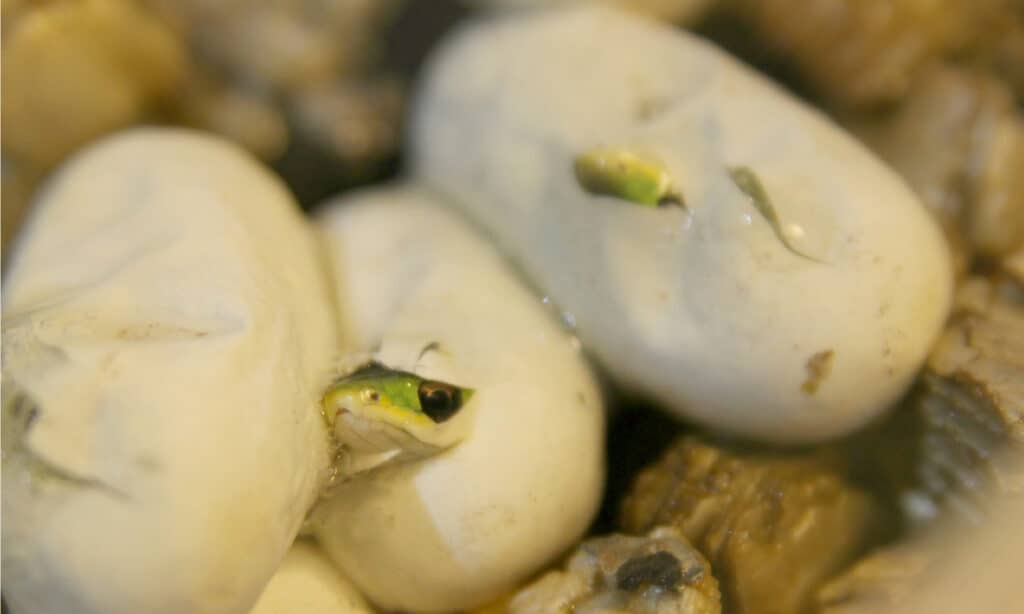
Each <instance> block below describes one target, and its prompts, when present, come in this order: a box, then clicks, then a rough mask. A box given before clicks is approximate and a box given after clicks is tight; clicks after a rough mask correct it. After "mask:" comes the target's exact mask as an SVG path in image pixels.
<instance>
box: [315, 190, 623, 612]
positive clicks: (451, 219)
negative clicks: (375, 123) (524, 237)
mask: <svg viewBox="0 0 1024 614" xmlns="http://www.w3.org/2000/svg"><path fill="white" fill-rule="evenodd" d="M320 228H321V230H322V232H323V237H324V241H325V244H326V245H327V247H328V254H329V259H330V263H331V266H332V267H333V269H334V270H333V277H334V280H335V283H336V291H337V296H336V300H337V303H336V304H337V307H338V313H339V319H340V321H341V326H342V331H343V334H342V338H343V339H345V340H347V341H348V343H349V347H348V348H347V349H346V353H355V354H358V353H359V352H372V353H373V357H374V358H375V359H377V360H379V361H380V362H382V363H384V364H386V365H388V366H391V367H395V368H400V369H404V370H410V371H414V372H416V373H417V374H420V375H422V376H424V377H428V378H431V379H438V380H442V381H446V382H454V383H457V384H458V385H460V386H466V387H471V388H473V389H474V390H475V393H474V395H473V397H472V399H471V400H470V402H469V403H468V404H467V405H466V406H465V407H464V408H463V409H462V410H461V411H463V412H472V414H471V425H470V430H469V432H468V434H467V436H466V439H465V440H463V441H462V442H461V443H459V444H458V445H456V446H455V447H453V448H450V449H449V450H448V451H446V452H444V453H442V454H440V455H439V456H436V457H433V458H430V459H427V460H425V461H419V462H413V463H408V464H403V465H399V466H395V467H390V468H385V469H380V470H378V471H375V472H373V473H370V474H368V475H366V476H365V477H361V478H356V479H354V480H352V481H350V482H346V483H342V484H340V485H338V486H337V487H335V488H334V489H333V493H332V495H333V498H331V499H329V500H327V501H326V502H325V503H323V504H321V506H320V508H319V509H318V510H317V511H315V512H314V519H313V523H312V524H313V526H314V527H315V529H314V532H315V534H316V536H317V537H318V539H319V541H320V543H321V544H322V546H323V547H324V549H325V551H326V552H327V554H328V555H329V556H330V557H331V558H332V559H333V560H334V561H335V562H336V563H337V564H338V565H339V567H340V568H341V569H342V570H343V571H344V573H345V575H347V576H348V577H349V578H351V580H352V581H353V582H354V583H355V584H356V585H357V586H358V587H359V588H360V589H362V591H363V592H364V594H365V595H366V596H367V597H368V598H369V599H370V600H371V601H372V602H373V603H375V604H376V605H378V606H380V607H381V608H382V609H385V610H402V611H408V612H446V611H452V610H460V609H465V608H471V607H475V606H478V605H480V604H482V603H485V602H487V601H489V600H491V599H494V598H495V597H497V596H499V595H500V594H502V593H504V592H505V591H508V590H509V589H511V588H512V587H514V586H516V585H517V584H519V583H520V582H522V581H523V580H525V579H526V578H527V577H528V576H530V575H531V574H533V573H535V572H536V571H537V570H539V569H540V568H541V567H542V566H543V565H544V564H545V563H546V562H548V561H550V560H551V559H552V558H553V557H555V556H557V555H558V554H559V553H561V552H563V551H565V550H566V549H567V548H568V547H569V546H571V544H572V543H573V542H574V541H575V540H576V539H577V538H579V536H580V535H582V534H583V532H584V531H585V530H586V528H587V526H588V524H589V522H590V520H591V519H592V517H593V515H594V513H595V512H596V509H597V505H598V502H599V499H600V494H601V486H602V482H603V454H602V452H603V429H604V416H603V411H602V401H601V397H600V393H599V390H598V388H597V386H596V385H595V381H594V379H593V377H592V375H591V374H590V371H589V370H588V368H587V365H586V363H585V361H584V359H583V357H582V355H581V352H580V350H579V347H578V344H576V343H574V340H573V339H572V338H571V337H570V335H568V334H567V333H566V332H565V331H564V330H563V329H561V327H560V326H559V324H558V323H557V319H556V318H555V317H554V315H553V314H552V313H550V312H549V311H548V309H547V308H546V307H545V306H544V305H543V303H542V302H541V301H540V299H539V298H536V297H534V296H532V295H531V294H530V293H529V292H528V291H527V290H526V288H525V287H524V286H523V285H522V284H521V283H520V282H519V281H518V280H517V279H516V277H515V275H514V273H513V272H512V269H511V268H510V267H509V266H507V265H506V264H505V263H503V262H502V260H501V258H500V257H499V256H498V254H497V253H496V252H495V251H494V249H493V248H492V247H491V246H489V245H487V244H486V243H485V242H484V240H483V239H481V238H479V237H478V236H476V234H475V233H474V232H473V231H472V230H471V228H470V227H469V226H468V225H466V224H465V223H464V222H462V221H461V220H459V219H458V218H457V216H456V215H455V214H454V213H453V212H451V211H449V210H447V209H446V208H444V207H443V206H442V205H440V204H438V202H437V201H436V199H435V198H434V197H432V196H430V195H429V194H427V193H425V192H422V191H418V190H415V189H410V188H406V189H402V188H391V189H382V190H377V191H372V192H366V193H362V194H359V195H355V196H351V197H348V198H343V199H341V200H340V201H337V202H334V203H331V204H329V205H328V209H327V212H326V214H325V215H324V216H323V217H322V219H321V220H320ZM435 342H436V349H434V350H431V351H428V352H425V353H423V354H422V356H421V351H422V349H423V348H425V347H427V346H428V345H429V344H432V343H435Z"/></svg>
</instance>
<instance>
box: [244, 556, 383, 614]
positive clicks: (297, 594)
mask: <svg viewBox="0 0 1024 614" xmlns="http://www.w3.org/2000/svg"><path fill="white" fill-rule="evenodd" d="M298 612H308V613H309V614H373V610H371V609H370V606H368V605H367V604H366V601H365V600H364V599H363V598H362V597H361V596H360V595H359V592H358V591H357V590H356V589H355V587H353V586H352V584H351V583H349V581H348V580H347V579H346V578H345V577H343V576H342V575H341V574H340V573H339V572H338V570H337V568H335V567H334V565H333V564H332V563H331V561H330V560H329V559H328V558H327V557H326V556H324V553H323V552H321V551H320V548H319V547H317V546H316V545H315V544H312V543H309V542H304V541H299V542H295V545H293V546H292V547H291V549H290V550H288V554H286V555H285V557H284V560H283V561H281V566H280V567H278V569H277V571H276V572H274V577H272V578H271V579H270V582H269V583H268V584H267V586H266V588H264V589H263V593H262V594H261V595H260V598H259V601H257V602H256V605H255V606H253V608H252V610H251V611H250V612H249V614H296V613H298Z"/></svg>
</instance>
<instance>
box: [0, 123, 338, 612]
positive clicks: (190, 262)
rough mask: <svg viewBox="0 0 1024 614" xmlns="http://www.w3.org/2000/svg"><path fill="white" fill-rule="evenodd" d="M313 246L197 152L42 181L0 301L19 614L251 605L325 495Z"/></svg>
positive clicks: (321, 279) (137, 143) (234, 161)
mask: <svg viewBox="0 0 1024 614" xmlns="http://www.w3.org/2000/svg"><path fill="white" fill-rule="evenodd" d="M315 245H316V244H315V240H314V237H313V234H312V232H311V229H310V226H309V225H308V223H307V222H306V221H305V220H304V219H303V218H302V216H301V214H300V212H299V210H298V207H296V206H295V203H294V202H293V200H292V198H291V197H290V196H289V194H288V193H287V191H286V189H285V188H284V186H283V185H282V184H281V183H280V182H279V181H277V180H276V179H274V178H273V176H272V175H271V174H270V173H269V172H267V171H266V170H265V169H263V168H262V167H260V166H259V165H258V164H257V163H256V162H255V161H254V160H252V159H251V158H250V157H249V156H248V155H246V154H245V153H243V152H242V151H240V150H239V149H237V148H236V147H234V146H231V145H228V144H225V143H224V142H222V141H219V140H216V139H213V138H209V137H205V136H200V135H199V134H197V133H192V132H187V131H175V130H158V129H147V130H137V131H132V132H128V133H124V134H122V135H120V136H115V137H112V138H109V139H106V140H104V141H102V142H100V143H98V144H96V145H94V146H92V147H90V148H89V149H88V150H86V151H84V152H83V153H81V154H79V155H77V156H76V157H75V158H74V159H73V161H71V162H69V163H68V165H67V166H66V167H64V168H63V169H62V170H61V171H60V172H59V173H58V174H57V175H56V176H55V177H54V178H52V179H51V180H50V181H49V183H48V184H47V185H46V186H45V189H44V192H43V193H42V196H41V198H40V200H39V202H38V203H36V206H35V210H34V211H33V217H32V218H31V219H30V220H29V223H28V225H27V226H26V227H24V228H23V232H22V235H21V236H20V237H19V243H18V244H17V245H16V250H15V252H14V254H13V256H12V257H11V259H10V261H9V262H8V263H7V264H8V265H9V266H10V269H9V271H7V274H5V276H4V285H3V388H4V396H5V399H4V401H5V403H4V410H5V415H4V439H5V441H4V462H3V483H4V496H3V542H4V548H3V574H4V578H3V579H4V585H3V590H4V597H5V599H6V601H7V603H8V605H9V606H10V607H11V609H12V611H13V612H15V613H19V612H33V613H34V612H78V613H93V612H96V613H100V612H102V613H104V614H117V613H122V612H123V613H130V614H137V613H138V612H149V613H161V612H168V613H171V612H173V613H175V614H178V613H181V612H195V613H205V612H210V613H212V612H218V613H219V612H238V611H246V610H247V609H248V608H249V607H250V606H251V605H252V604H253V603H254V602H255V600H256V598H257V597H258V596H259V594H260V590H261V589H262V588H263V585H264V584H266V582H267V580H268V579H269V578H270V576H271V574H272V573H273V572H274V569H275V568H276V566H277V564H278V562H279V561H280V559H281V557H282V556H283V555H284V553H285V552H286V551H287V549H288V547H289V546H290V545H291V543H292V541H293V540H294V538H295V534H296V533H297V531H298V529H299V527H300V524H301V522H302V520H303V517H304V515H305V513H306V511H307V509H308V508H309V506H310V505H311V504H312V502H313V500H314V499H315V498H316V495H317V494H318V492H319V489H320V488H321V486H322V484H323V483H324V482H325V481H326V478H327V476H326V468H327V465H328V450H327V437H326V432H325V430H324V427H323V425H322V420H321V417H320V414H319V408H318V404H317V402H318V395H319V385H318V383H317V382H318V380H319V378H320V377H322V375H323V372H324V371H326V370H327V369H328V367H329V364H330V360H331V358H332V357H333V354H334V351H335V346H334V343H335V341H334V340H335V338H336V332H335V327H334V323H333V321H332V320H331V314H330V311H329V310H327V309H324V308H323V305H324V304H325V303H326V302H327V301H328V296H329V293H328V290H327V286H326V279H325V276H324V274H323V272H322V270H321V269H320V263H319V260H318V259H317V254H316V251H315ZM271 247H272V249H271ZM13 427H17V428H13Z"/></svg>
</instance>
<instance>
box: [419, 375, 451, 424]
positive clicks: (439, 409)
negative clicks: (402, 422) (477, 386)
mask: <svg viewBox="0 0 1024 614" xmlns="http://www.w3.org/2000/svg"><path fill="white" fill-rule="evenodd" d="M417 393H418V395H419V398H420V407H421V408H422V409H423V413H425V414H427V417H428V418H430V419H431V420H433V421H434V422H436V423H438V424H440V423H441V422H444V421H445V420H448V419H449V418H451V417H452V416H454V415H455V414H456V413H457V412H458V411H459V409H461V408H462V390H461V389H460V388H457V387H455V386H452V385H450V384H445V383H442V382H432V381H425V382H422V383H420V386H419V389H418V390H417Z"/></svg>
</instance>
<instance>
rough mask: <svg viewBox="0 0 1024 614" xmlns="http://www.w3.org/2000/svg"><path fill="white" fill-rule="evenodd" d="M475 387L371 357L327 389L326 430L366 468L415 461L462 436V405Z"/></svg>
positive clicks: (359, 468)
mask: <svg viewBox="0 0 1024 614" xmlns="http://www.w3.org/2000/svg"><path fill="white" fill-rule="evenodd" d="M472 397H473V390H472V389H470V388H463V387H461V386H456V385H453V384H449V383H446V382H441V381H436V380H430V379H426V378H423V377H420V376H419V375H416V374H415V373H410V372H408V371H400V370H398V369H392V368H390V367H387V366H385V365H382V364H380V363H378V362H370V363H367V364H365V365H363V366H362V367H359V368H358V369H356V370H355V371H354V372H353V373H351V374H349V375H346V376H344V377H341V378H339V379H337V380H336V381H335V382H334V383H333V384H331V385H330V386H329V387H328V388H327V391H326V392H325V393H324V396H323V401H322V410H323V416H324V420H325V421H326V423H327V427H328V429H330V431H331V432H332V433H333V435H334V438H335V440H336V441H337V443H338V444H339V446H340V448H341V452H342V453H344V454H347V456H348V458H349V461H350V463H351V462H352V461H353V459H355V460H356V461H357V464H358V465H359V466H357V467H353V468H352V470H354V471H363V470H366V469H367V468H372V467H376V466H378V465H380V464H382V463H385V462H388V461H392V460H414V459H417V458H423V457H426V456H431V455H433V454H437V453H438V452H441V451H443V450H445V449H447V448H449V447H451V446H453V445H455V444H456V443H458V442H459V441H461V440H462V439H463V438H464V437H465V435H466V431H467V428H468V419H467V418H466V417H465V416H464V414H465V412H464V411H463V409H464V408H465V406H466V405H467V404H468V403H469V401H470V399H472Z"/></svg>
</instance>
